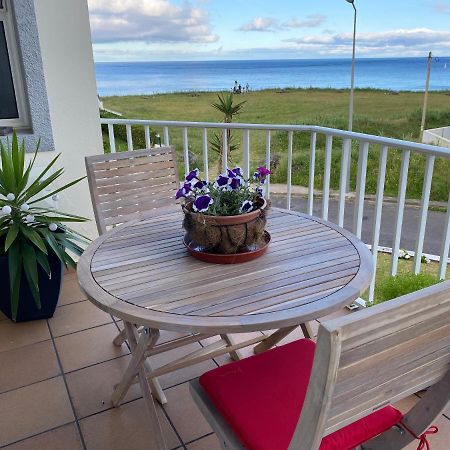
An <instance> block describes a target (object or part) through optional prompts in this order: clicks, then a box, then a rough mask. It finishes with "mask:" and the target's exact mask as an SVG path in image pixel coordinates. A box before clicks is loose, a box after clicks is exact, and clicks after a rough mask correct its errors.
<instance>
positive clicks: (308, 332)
mask: <svg viewBox="0 0 450 450" xmlns="http://www.w3.org/2000/svg"><path fill="white" fill-rule="evenodd" d="M300 328H301V329H302V332H303V336H305V338H306V339H313V338H314V331H313V330H312V328H311V325H310V324H309V322H305V323H302V324H300Z"/></svg>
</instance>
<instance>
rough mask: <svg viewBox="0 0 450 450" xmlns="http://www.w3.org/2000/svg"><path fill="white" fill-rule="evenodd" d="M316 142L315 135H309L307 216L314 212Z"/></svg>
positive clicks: (313, 133)
mask: <svg viewBox="0 0 450 450" xmlns="http://www.w3.org/2000/svg"><path fill="white" fill-rule="evenodd" d="M316 141H317V134H316V133H315V132H314V131H313V132H312V133H311V143H310V149H309V183H308V214H309V215H310V216H312V215H313V211H314V172H315V167H316Z"/></svg>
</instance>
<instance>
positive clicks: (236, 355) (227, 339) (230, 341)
mask: <svg viewBox="0 0 450 450" xmlns="http://www.w3.org/2000/svg"><path fill="white" fill-rule="evenodd" d="M220 337H221V338H222V339H223V340H224V341H225V342H226V343H227V344H228V345H234V344H233V339H232V337H231V336H229V335H228V334H221V335H220ZM229 355H230V357H231V359H232V360H233V361H239V360H240V359H242V355H240V354H239V353H238V350H235V351H232V352H230V353H229Z"/></svg>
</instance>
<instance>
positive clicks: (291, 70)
mask: <svg viewBox="0 0 450 450" xmlns="http://www.w3.org/2000/svg"><path fill="white" fill-rule="evenodd" d="M95 67H96V73H97V88H98V93H99V95H100V96H108V95H133V94H156V93H167V92H188V91H224V90H230V89H231V88H232V87H233V86H234V82H235V81H238V83H240V84H241V85H242V86H246V85H247V83H248V85H249V88H250V90H261V89H269V88H290V87H291V88H309V87H314V88H335V89H343V88H348V87H349V85H350V69H351V60H349V59H309V60H308V59H297V60H292V59H289V60H264V61H253V60H252V61H249V60H247V61H180V62H121V63H119V62H114V63H101V62H99V63H96V64H95ZM426 67H427V58H395V59H394V58H389V59H380V58H377V59H358V60H357V61H356V82H355V84H356V87H358V88H375V89H386V90H394V91H399V90H411V91H420V90H423V89H424V85H425V75H426ZM430 90H450V57H445V58H434V59H433V65H432V70H431V81H430Z"/></svg>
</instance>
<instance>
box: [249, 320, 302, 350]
mask: <svg viewBox="0 0 450 450" xmlns="http://www.w3.org/2000/svg"><path fill="white" fill-rule="evenodd" d="M297 327H298V325H295V326H292V327H287V328H280V329H279V330H277V331H275V332H274V333H272V334H271V335H270V336H268V337H267V338H266V339H264V340H263V341H262V342H260V343H259V344H258V345H257V346H255V348H254V349H253V352H254V353H255V354H257V353H262V352H265V351H266V350H269V349H270V348H272V347H274V346H275V345H276V344H278V342H280V341H281V340H283V339H284V338H285V337H286V336H287V335H289V334H291V333H292V332H293V331H294V330H295V329H296V328H297Z"/></svg>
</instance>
